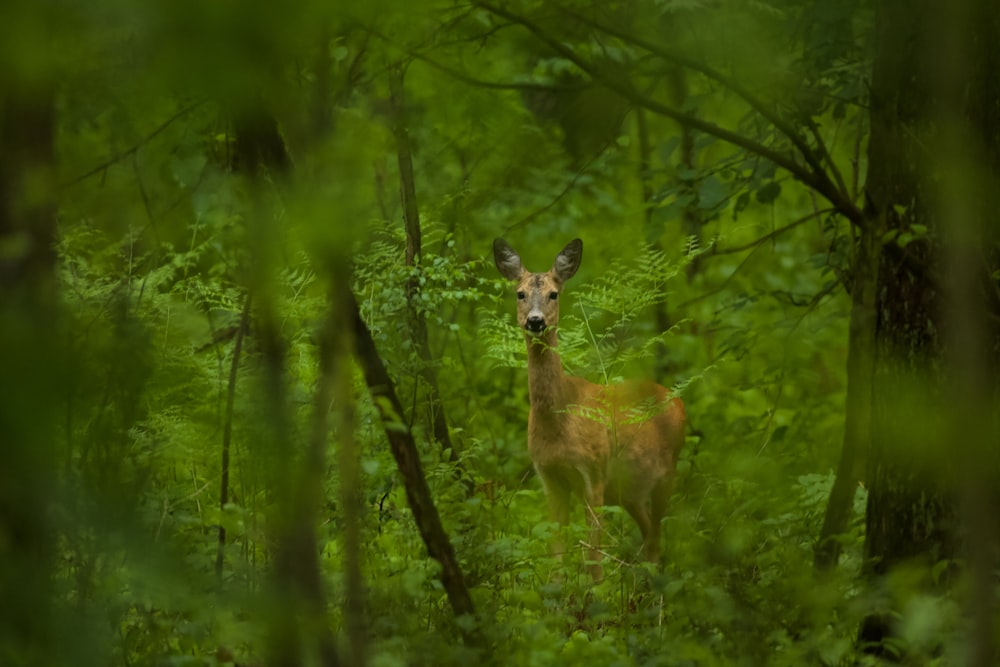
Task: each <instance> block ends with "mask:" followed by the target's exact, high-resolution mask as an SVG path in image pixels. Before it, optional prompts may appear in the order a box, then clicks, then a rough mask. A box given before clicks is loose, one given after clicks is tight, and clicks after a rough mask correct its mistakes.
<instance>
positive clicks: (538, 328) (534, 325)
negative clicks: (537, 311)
mask: <svg viewBox="0 0 1000 667" xmlns="http://www.w3.org/2000/svg"><path fill="white" fill-rule="evenodd" d="M524 328H525V329H527V330H528V331H530V332H531V333H541V332H542V330H543V329H544V328H545V318H543V317H541V316H539V315H529V316H528V319H527V320H526V321H525V323H524Z"/></svg>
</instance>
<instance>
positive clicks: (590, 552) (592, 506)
mask: <svg viewBox="0 0 1000 667" xmlns="http://www.w3.org/2000/svg"><path fill="white" fill-rule="evenodd" d="M584 482H585V486H586V492H587V521H588V522H589V523H590V547H589V548H588V549H587V558H588V560H590V575H591V576H592V577H593V578H594V581H600V580H601V579H603V578H604V572H603V570H602V568H601V536H602V533H601V516H600V514H599V512H600V508H601V507H603V506H604V480H602V479H593V478H590V477H588V476H586V475H584Z"/></svg>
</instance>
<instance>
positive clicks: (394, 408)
mask: <svg viewBox="0 0 1000 667" xmlns="http://www.w3.org/2000/svg"><path fill="white" fill-rule="evenodd" d="M345 287H346V285H345ZM347 298H349V303H350V309H351V313H350V316H351V319H352V321H353V326H354V346H355V353H356V354H357V358H358V362H359V363H360V364H361V368H362V371H363V372H364V376H365V382H366V384H367V385H368V390H369V391H370V392H371V395H372V400H373V401H374V403H375V406H376V407H377V408H378V410H379V413H380V414H381V416H382V423H383V426H384V428H385V435H386V438H387V439H388V440H389V446H390V448H391V449H392V455H393V457H394V458H395V459H396V465H397V466H398V467H399V472H400V474H401V475H402V476H403V484H404V486H405V488H406V498H407V501H408V502H409V504H410V510H411V511H412V512H413V519H414V521H415V522H416V524H417V529H418V530H419V531H420V537H421V538H422V539H423V541H424V545H425V546H426V547H427V553H428V554H429V555H430V557H431V558H433V559H434V560H436V561H437V562H438V563H440V564H441V575H440V577H441V584H442V586H443V587H444V590H445V593H447V595H448V601H449V602H450V603H451V607H452V610H453V611H454V613H455V616H456V617H461V616H468V617H474V616H475V613H476V612H475V607H474V606H473V604H472V597H471V596H470V595H469V590H468V588H466V586H465V579H464V577H463V576H462V570H461V568H460V567H459V565H458V559H457V558H456V557H455V550H454V549H453V548H452V546H451V542H450V541H449V539H448V535H447V534H446V533H445V531H444V527H443V526H442V525H441V518H440V516H439V515H438V512H437V508H436V507H435V506H434V500H433V498H432V497H431V493H430V489H429V488H428V486H427V480H426V478H425V477H424V473H423V469H422V467H421V465H420V456H419V453H418V452H417V446H416V444H415V443H414V441H413V435H412V434H411V433H410V431H409V430H408V429H407V428H406V424H405V421H404V420H403V406H402V405H401V404H400V402H399V398H398V396H397V394H396V389H395V387H394V386H393V384H392V379H391V378H390V377H389V373H388V372H387V371H386V369H385V365H384V364H383V363H382V358H381V357H379V354H378V350H377V349H376V348H375V341H374V340H372V336H371V332H370V331H369V330H368V326H367V325H366V324H365V322H364V320H362V319H361V312H360V310H359V309H358V304H357V301H355V299H354V294H353V293H352V294H349V295H348V297H347ZM467 627H468V626H467V624H466V623H464V622H462V623H460V624H459V628H460V629H461V632H462V635H463V637H464V638H465V641H466V643H469V644H472V645H476V644H478V643H480V638H479V633H478V632H476V631H473V630H468V629H467Z"/></svg>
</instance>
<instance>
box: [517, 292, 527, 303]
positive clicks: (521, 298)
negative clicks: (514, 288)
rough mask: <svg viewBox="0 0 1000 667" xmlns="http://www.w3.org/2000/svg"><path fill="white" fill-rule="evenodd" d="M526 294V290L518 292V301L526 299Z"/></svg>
mask: <svg viewBox="0 0 1000 667" xmlns="http://www.w3.org/2000/svg"><path fill="white" fill-rule="evenodd" d="M524 296H525V295H524V292H518V293H517V300H518V301H524Z"/></svg>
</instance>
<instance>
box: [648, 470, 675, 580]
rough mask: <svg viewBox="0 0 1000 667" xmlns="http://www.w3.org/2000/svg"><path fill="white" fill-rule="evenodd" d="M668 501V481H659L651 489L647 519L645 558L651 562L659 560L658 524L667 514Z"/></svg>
mask: <svg viewBox="0 0 1000 667" xmlns="http://www.w3.org/2000/svg"><path fill="white" fill-rule="evenodd" d="M668 500H670V481H669V480H668V479H666V478H664V479H661V480H660V481H659V482H657V483H656V486H654V487H653V493H652V503H651V506H652V512H651V513H650V516H649V519H650V522H651V525H650V533H649V537H648V538H647V539H646V540H645V543H644V545H643V546H644V547H645V549H646V557H647V558H648V559H649V560H650V561H651V562H656V561H658V560H659V559H660V522H661V521H662V520H663V516H664V515H665V514H666V513H667V501H668Z"/></svg>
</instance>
